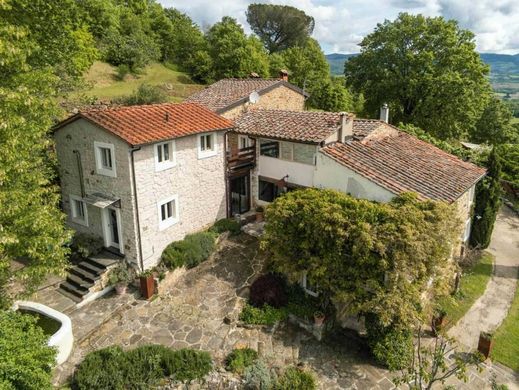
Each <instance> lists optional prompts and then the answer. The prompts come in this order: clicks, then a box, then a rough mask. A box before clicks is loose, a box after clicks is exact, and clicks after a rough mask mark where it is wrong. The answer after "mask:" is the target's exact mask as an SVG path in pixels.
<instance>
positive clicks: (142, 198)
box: [135, 132, 226, 268]
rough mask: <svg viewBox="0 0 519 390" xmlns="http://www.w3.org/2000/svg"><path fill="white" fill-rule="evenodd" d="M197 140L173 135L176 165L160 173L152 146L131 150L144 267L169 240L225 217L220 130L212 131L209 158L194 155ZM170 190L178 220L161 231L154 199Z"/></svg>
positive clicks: (157, 258)
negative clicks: (213, 150)
mask: <svg viewBox="0 0 519 390" xmlns="http://www.w3.org/2000/svg"><path fill="white" fill-rule="evenodd" d="M197 139H198V136H197V135H194V136H187V137H182V138H177V139H176V140H175V149H176V166H174V167H172V168H170V169H167V170H163V171H159V172H155V156H154V145H149V146H144V147H142V149H141V150H140V151H138V152H136V153H135V170H136V176H137V178H136V179H137V180H136V186H137V194H138V195H137V197H138V202H139V220H140V226H141V238H142V252H143V259H144V267H145V268H150V267H153V266H155V265H156V264H157V263H158V262H159V261H160V256H161V254H162V251H163V250H164V248H165V247H166V246H167V245H168V244H170V243H171V242H173V241H177V240H181V239H182V238H184V236H185V235H186V234H188V233H192V232H195V231H199V230H201V229H203V228H205V227H207V226H209V225H211V224H212V223H214V222H215V221H216V220H218V219H221V218H225V216H226V197H225V189H226V186H225V160H224V158H225V156H224V154H225V150H224V133H223V132H219V133H217V154H216V155H215V156H212V157H208V158H203V159H198V146H197V142H198V141H197ZM174 195H177V196H178V211H179V220H178V222H177V223H175V224H174V225H172V226H170V227H168V228H166V229H164V230H160V229H159V210H158V204H159V203H160V202H161V201H162V200H164V199H166V198H169V197H171V196H174Z"/></svg>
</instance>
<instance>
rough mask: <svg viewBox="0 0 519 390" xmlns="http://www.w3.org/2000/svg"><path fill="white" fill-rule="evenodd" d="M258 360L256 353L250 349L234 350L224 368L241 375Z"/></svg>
mask: <svg viewBox="0 0 519 390" xmlns="http://www.w3.org/2000/svg"><path fill="white" fill-rule="evenodd" d="M256 359H258V353H257V352H256V351H255V350H253V349H251V348H243V349H234V350H233V351H232V352H231V353H230V354H229V356H227V359H226V362H225V368H227V370H229V371H232V372H234V373H237V374H240V375H241V374H243V371H244V370H245V368H247V367H249V366H250V365H251V364H252V363H254V361H256Z"/></svg>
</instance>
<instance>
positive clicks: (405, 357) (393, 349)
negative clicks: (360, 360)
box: [366, 315, 413, 371]
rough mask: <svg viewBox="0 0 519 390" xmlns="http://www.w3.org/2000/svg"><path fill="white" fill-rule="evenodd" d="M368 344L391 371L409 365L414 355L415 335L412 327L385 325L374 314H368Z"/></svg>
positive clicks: (376, 357) (380, 361) (376, 356)
mask: <svg viewBox="0 0 519 390" xmlns="http://www.w3.org/2000/svg"><path fill="white" fill-rule="evenodd" d="M366 331H367V333H368V344H369V347H370V349H371V352H372V353H373V356H374V357H375V359H376V361H377V362H378V363H380V364H382V365H384V366H385V367H387V368H388V369H389V370H391V371H395V370H401V369H404V368H405V367H407V366H408V365H409V364H410V362H411V359H412V356H413V335H412V332H411V330H410V329H406V328H402V327H397V326H394V325H393V326H387V327H385V326H383V325H382V324H381V323H380V322H379V321H378V319H377V318H376V317H375V316H373V315H368V316H366Z"/></svg>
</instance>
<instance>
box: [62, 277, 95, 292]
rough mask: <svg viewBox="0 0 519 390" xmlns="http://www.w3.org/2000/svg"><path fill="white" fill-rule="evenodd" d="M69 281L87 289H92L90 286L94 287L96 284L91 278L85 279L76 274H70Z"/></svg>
mask: <svg viewBox="0 0 519 390" xmlns="http://www.w3.org/2000/svg"><path fill="white" fill-rule="evenodd" d="M67 282H69V283H71V284H73V285H76V286H78V287H81V288H86V289H87V290H88V289H90V287H92V286H93V285H94V283H93V282H91V281H90V280H87V279H84V278H82V277H79V276H77V275H74V274H69V275H68V276H67Z"/></svg>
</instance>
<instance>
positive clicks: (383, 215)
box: [262, 188, 461, 326]
mask: <svg viewBox="0 0 519 390" xmlns="http://www.w3.org/2000/svg"><path fill="white" fill-rule="evenodd" d="M455 213H456V211H455V208H454V207H451V206H448V205H446V204H444V203H440V202H433V201H425V202H422V201H419V200H418V199H417V198H416V196H414V195H412V194H404V195H402V196H400V197H397V198H395V199H394V200H393V201H392V202H390V203H387V204H380V203H376V202H370V201H367V200H362V199H356V198H353V197H351V196H349V195H346V194H344V193H341V192H337V191H333V190H319V189H314V188H312V189H304V190H297V191H293V192H288V193H286V194H284V195H283V196H281V197H279V198H277V199H276V200H275V201H274V202H273V203H272V204H271V205H270V206H269V207H268V208H267V210H266V219H267V221H268V224H266V226H265V236H264V240H263V242H262V247H263V248H265V249H266V250H268V251H270V252H271V253H272V256H271V260H272V264H273V266H274V268H275V269H276V270H278V271H280V272H283V273H285V274H287V275H289V276H291V277H292V278H294V279H295V278H297V277H298V276H299V275H300V274H301V273H302V272H304V271H306V272H307V275H308V278H309V279H310V281H311V282H312V284H313V285H319V288H320V290H321V291H323V293H324V294H326V295H328V296H330V297H331V298H332V299H334V300H336V301H338V302H341V303H345V304H346V305H347V307H348V310H349V311H350V312H351V313H357V314H360V313H372V314H375V315H376V316H377V317H378V318H379V319H380V321H381V322H382V324H383V325H384V326H387V325H389V324H392V323H397V322H398V323H400V324H410V323H411V322H412V321H413V320H415V319H417V317H419V315H420V314H421V311H420V307H421V294H422V293H423V291H424V290H426V288H427V287H426V285H427V283H428V282H429V280H430V279H431V278H433V279H435V283H436V286H437V288H436V289H435V290H436V292H437V293H441V292H442V291H443V292H444V291H445V290H444V289H445V288H446V286H445V285H444V284H443V283H445V279H444V278H443V275H444V273H445V272H448V269H449V267H451V265H450V264H451V263H450V262H449V261H448V259H449V257H450V254H451V250H452V245H453V244H454V243H455V242H456V240H457V239H458V237H459V236H460V231H461V229H460V226H459V221H458V219H457V217H456V214H455Z"/></svg>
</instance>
